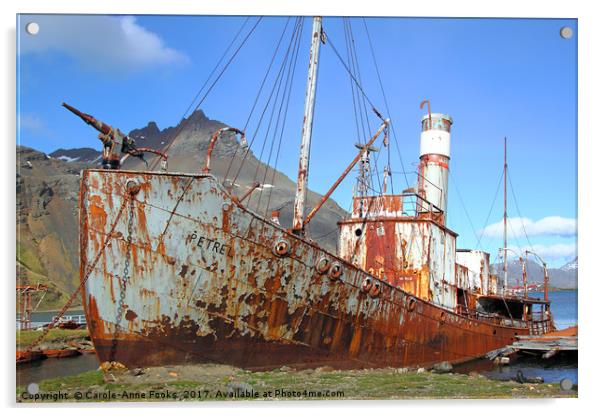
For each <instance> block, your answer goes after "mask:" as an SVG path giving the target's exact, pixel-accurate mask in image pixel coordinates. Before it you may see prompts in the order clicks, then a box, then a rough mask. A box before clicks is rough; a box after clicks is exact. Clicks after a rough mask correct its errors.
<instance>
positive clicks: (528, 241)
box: [506, 169, 535, 251]
mask: <svg viewBox="0 0 602 416" xmlns="http://www.w3.org/2000/svg"><path fill="white" fill-rule="evenodd" d="M506 172H508V169H506ZM508 182H510V190H511V191H512V198H513V199H514V205H515V206H516V211H517V212H518V216H519V217H520V222H521V225H522V227H523V233H524V234H525V238H526V239H527V243H529V248H531V251H535V250H533V244H531V240H530V239H529V236H528V235H527V229H526V227H525V222H524V219H523V215H522V214H521V213H520V208H519V207H518V199H517V198H516V194H515V193H514V186H512V179H511V178H510V174H509V173H508Z"/></svg>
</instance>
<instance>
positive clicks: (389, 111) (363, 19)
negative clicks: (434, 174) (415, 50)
mask: <svg viewBox="0 0 602 416" xmlns="http://www.w3.org/2000/svg"><path fill="white" fill-rule="evenodd" d="M362 22H363V23H364V29H365V30H366V36H367V38H368V45H369V46H370V52H371V55H372V61H373V62H374V68H375V70H376V77H377V79H378V84H379V85H380V91H381V93H382V96H383V101H384V103H385V109H386V110H387V117H388V118H389V119H390V120H391V122H390V126H391V131H392V132H393V139H394V140H395V146H396V147H397V153H398V156H399V162H400V163H401V169H402V171H403V176H404V178H405V182H406V186H407V187H408V188H409V187H410V182H409V181H408V176H407V175H406V173H405V165H404V163H403V158H402V157H401V151H400V149H399V143H398V140H397V133H396V132H395V124H394V123H393V119H392V118H391V110H390V109H389V100H387V95H386V94H385V88H384V86H383V81H382V78H381V76H380V70H379V69H378V64H377V61H376V54H375V53H374V47H373V45H372V37H371V36H370V32H369V31H368V24H367V23H366V19H365V18H363V17H362ZM389 168H390V166H389ZM392 186H393V179H392V177H391V188H392Z"/></svg>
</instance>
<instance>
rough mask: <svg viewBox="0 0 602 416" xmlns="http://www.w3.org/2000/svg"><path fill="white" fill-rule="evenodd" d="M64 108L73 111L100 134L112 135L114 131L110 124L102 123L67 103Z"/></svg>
mask: <svg viewBox="0 0 602 416" xmlns="http://www.w3.org/2000/svg"><path fill="white" fill-rule="evenodd" d="M63 107H65V108H66V109H67V110H69V111H71V112H72V113H73V114H75V115H76V116H78V117H79V118H81V119H82V120H84V122H85V123H86V124H89V125H91V126H92V127H94V128H95V129H96V130H98V131H99V132H100V133H102V134H107V135H110V134H111V130H113V128H112V127H111V126H109V125H108V124H105V123H103V122H102V121H100V120H97V119H95V118H94V117H92V116H91V115H90V114H86V113H82V112H81V111H79V110H78V109H77V108H75V107H72V106H70V105H69V104H67V103H63Z"/></svg>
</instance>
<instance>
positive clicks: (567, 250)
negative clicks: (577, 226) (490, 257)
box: [498, 243, 577, 262]
mask: <svg viewBox="0 0 602 416" xmlns="http://www.w3.org/2000/svg"><path fill="white" fill-rule="evenodd" d="M525 250H529V251H531V252H534V253H536V254H537V255H538V256H539V257H541V258H542V259H544V260H545V261H546V262H554V261H556V260H563V261H568V260H572V259H574V258H575V257H576V256H577V244H575V243H568V244H564V243H561V244H550V245H544V244H534V245H533V247H531V246H523V247H518V246H508V258H510V259H514V258H516V257H517V254H520V255H521V256H524V255H525ZM499 254H500V253H498V255H499ZM532 260H534V259H532Z"/></svg>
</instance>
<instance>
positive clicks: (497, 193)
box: [477, 171, 504, 249]
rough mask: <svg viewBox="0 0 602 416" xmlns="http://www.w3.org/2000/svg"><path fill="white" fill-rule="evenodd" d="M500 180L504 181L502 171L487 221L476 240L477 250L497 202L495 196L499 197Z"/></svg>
mask: <svg viewBox="0 0 602 416" xmlns="http://www.w3.org/2000/svg"><path fill="white" fill-rule="evenodd" d="M502 179H504V172H503V171H502V174H501V175H500V180H499V181H498V184H497V189H496V190H495V196H494V197H493V201H492V202H491V207H490V208H489V213H488V214H487V219H485V224H484V225H483V229H482V230H481V234H480V235H479V238H478V239H477V249H479V248H481V240H482V239H483V234H484V233H485V228H486V227H487V224H488V223H489V218H490V217H491V212H492V211H493V207H494V206H495V201H497V196H498V195H499V192H500V187H501V185H502Z"/></svg>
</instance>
